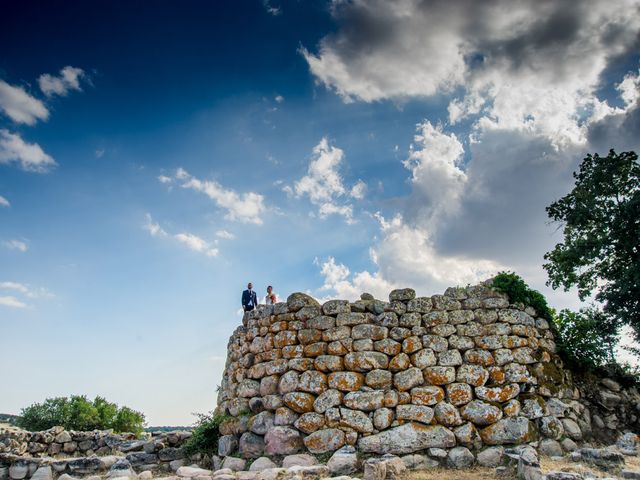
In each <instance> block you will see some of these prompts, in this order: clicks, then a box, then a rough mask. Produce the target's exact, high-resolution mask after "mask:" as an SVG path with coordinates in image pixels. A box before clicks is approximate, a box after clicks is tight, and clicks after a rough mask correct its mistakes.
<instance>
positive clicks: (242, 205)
mask: <svg viewBox="0 0 640 480" xmlns="http://www.w3.org/2000/svg"><path fill="white" fill-rule="evenodd" d="M166 178H170V177H165V176H163V175H161V176H160V177H159V180H160V182H162V183H168V181H167V180H166ZM173 179H175V180H178V181H179V182H180V186H181V187H182V188H187V189H191V190H194V191H196V192H200V193H204V194H205V195H206V196H207V197H209V198H210V199H211V200H213V201H214V203H215V204H216V205H217V206H218V207H219V208H221V209H223V210H225V211H226V214H225V216H224V218H225V219H227V220H231V221H237V222H241V223H253V224H256V225H262V223H263V219H262V217H263V215H264V214H265V213H266V211H267V207H266V206H265V205H264V197H263V196H262V195H260V194H258V193H255V192H247V193H241V194H240V193H237V192H236V191H234V190H232V189H230V188H225V187H223V186H222V185H220V183H218V182H216V181H215V180H200V179H198V178H196V177H194V176H193V175H191V174H189V172H187V171H186V170H185V169H183V168H178V169H177V170H176V173H175V175H174V177H173Z"/></svg>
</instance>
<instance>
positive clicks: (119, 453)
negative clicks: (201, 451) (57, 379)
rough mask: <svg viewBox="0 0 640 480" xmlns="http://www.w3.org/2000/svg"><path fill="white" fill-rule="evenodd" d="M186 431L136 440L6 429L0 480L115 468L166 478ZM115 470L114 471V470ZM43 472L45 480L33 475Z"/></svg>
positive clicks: (0, 440) (0, 441) (0, 436)
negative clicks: (121, 465)
mask: <svg viewBox="0 0 640 480" xmlns="http://www.w3.org/2000/svg"><path fill="white" fill-rule="evenodd" d="M190 436H191V432H188V431H172V432H163V433H159V434H153V435H149V436H148V437H147V438H143V439H137V438H136V437H135V435H133V434H114V433H113V432H111V431H108V430H107V431H91V432H75V431H67V430H64V429H63V428H62V427H53V428H51V429H49V430H45V431H42V432H27V431H24V430H20V429H15V428H10V429H6V430H4V431H0V480H5V479H8V478H10V479H11V480H23V479H28V478H35V479H37V480H48V479H49V478H53V476H56V475H63V474H69V475H74V476H86V475H96V474H101V473H106V472H107V471H109V469H111V468H112V467H113V466H114V465H116V464H117V463H118V462H120V463H122V462H126V465H128V466H129V467H131V468H135V469H137V470H138V471H144V470H153V471H164V472H172V471H175V470H176V469H177V468H179V467H180V466H182V465H183V463H184V462H185V461H187V460H188V461H189V462H192V461H198V460H200V458H191V459H184V455H183V453H182V450H181V446H182V444H183V443H184V442H185V441H186V440H187V439H188V438H189V437H190ZM116 466H117V465H116ZM38 471H41V472H43V471H46V472H48V475H47V476H46V478H40V477H39V476H38V475H36V472H38Z"/></svg>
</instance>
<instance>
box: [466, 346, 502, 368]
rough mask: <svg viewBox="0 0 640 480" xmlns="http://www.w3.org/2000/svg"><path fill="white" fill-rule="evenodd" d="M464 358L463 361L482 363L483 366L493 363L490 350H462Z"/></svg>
mask: <svg viewBox="0 0 640 480" xmlns="http://www.w3.org/2000/svg"><path fill="white" fill-rule="evenodd" d="M464 360H465V362H468V363H473V364H476V365H482V366H483V367H488V366H491V365H493V364H494V363H495V360H494V359H493V355H491V352H489V351H488V350H479V349H475V348H474V349H471V350H467V351H466V352H464Z"/></svg>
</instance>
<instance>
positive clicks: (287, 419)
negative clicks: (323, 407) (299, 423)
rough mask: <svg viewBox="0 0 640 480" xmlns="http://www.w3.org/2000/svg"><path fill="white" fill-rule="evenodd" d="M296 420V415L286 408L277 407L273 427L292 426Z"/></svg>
mask: <svg viewBox="0 0 640 480" xmlns="http://www.w3.org/2000/svg"><path fill="white" fill-rule="evenodd" d="M297 419H298V414H297V413H295V412H294V411H293V410H291V409H290V408H287V407H279V408H277V409H276V411H275V416H274V420H273V424H274V425H292V424H293V422H295V421H296V420H297Z"/></svg>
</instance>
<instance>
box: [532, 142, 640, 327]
mask: <svg viewBox="0 0 640 480" xmlns="http://www.w3.org/2000/svg"><path fill="white" fill-rule="evenodd" d="M573 176H574V178H575V180H576V182H575V187H574V188H573V190H572V191H571V192H570V193H569V194H568V195H566V196H564V197H563V198H561V199H560V200H558V201H556V202H554V203H552V204H551V205H549V206H548V207H547V209H546V210H547V214H548V215H549V217H550V218H551V219H552V220H553V221H556V222H561V223H562V224H563V225H564V240H563V242H562V243H559V244H558V245H556V246H555V248H554V249H553V250H552V251H550V252H548V253H547V254H545V256H544V258H545V260H547V261H548V263H546V264H545V265H544V268H545V270H546V271H547V273H548V275H549V281H548V284H549V285H551V286H552V287H553V288H558V287H563V288H564V289H565V290H568V289H569V288H570V287H573V286H575V287H577V289H578V294H579V295H580V299H581V300H584V299H585V298H587V297H589V296H590V295H591V294H592V293H595V299H596V300H597V301H599V302H602V303H603V304H604V311H605V312H606V313H607V314H611V315H613V316H614V317H616V318H617V319H618V320H619V321H620V322H621V323H623V324H628V325H630V326H631V327H633V329H634V331H635V332H636V336H637V337H640V164H638V156H637V155H636V153H635V152H623V153H620V154H616V153H615V151H613V150H610V151H609V155H607V156H606V157H600V156H599V155H598V154H595V155H587V157H586V158H585V159H584V160H583V161H582V164H581V165H580V171H579V172H577V173H574V174H573Z"/></svg>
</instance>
